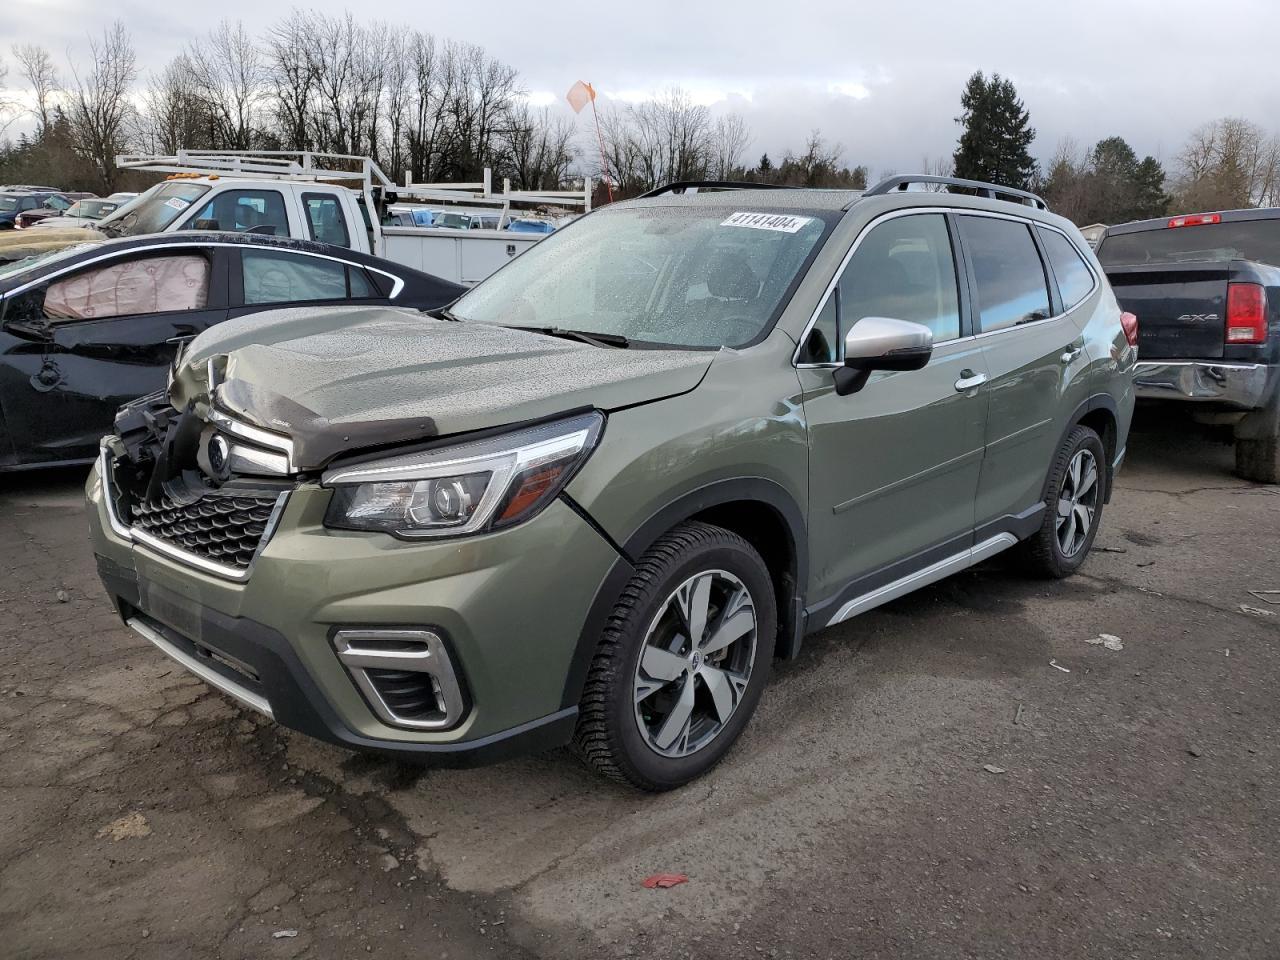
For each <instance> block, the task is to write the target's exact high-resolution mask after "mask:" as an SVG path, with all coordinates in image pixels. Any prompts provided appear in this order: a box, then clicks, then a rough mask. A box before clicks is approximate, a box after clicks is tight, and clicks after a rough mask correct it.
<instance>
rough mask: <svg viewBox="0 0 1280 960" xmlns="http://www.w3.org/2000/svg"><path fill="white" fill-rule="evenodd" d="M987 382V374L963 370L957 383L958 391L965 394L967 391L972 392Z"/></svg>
mask: <svg viewBox="0 0 1280 960" xmlns="http://www.w3.org/2000/svg"><path fill="white" fill-rule="evenodd" d="M986 382H987V375H986V374H985V373H974V372H973V371H972V370H961V371H960V379H959V380H957V381H956V390H957V391H958V392H960V393H964V391H966V390H972V389H973V388H974V387H980V386H982V385H983V384H984V383H986Z"/></svg>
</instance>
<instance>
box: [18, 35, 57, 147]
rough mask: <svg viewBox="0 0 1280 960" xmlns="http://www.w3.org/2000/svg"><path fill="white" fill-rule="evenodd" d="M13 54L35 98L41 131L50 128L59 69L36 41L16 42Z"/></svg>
mask: <svg viewBox="0 0 1280 960" xmlns="http://www.w3.org/2000/svg"><path fill="white" fill-rule="evenodd" d="M13 56H14V58H15V59H16V60H17V61H18V64H19V66H20V67H21V68H22V76H23V78H24V79H25V80H26V81H27V86H29V87H30V88H31V95H32V98H33V99H34V100H35V114H36V120H37V121H38V122H39V124H40V126H39V128H38V132H39V133H44V132H45V131H46V130H48V129H49V120H50V117H51V114H52V112H53V105H54V104H53V99H54V96H55V95H56V94H57V92H58V70H57V68H56V67H55V66H54V65H53V57H52V56H51V55H50V53H49V51H48V50H46V49H45V48H44V47H41V46H39V45H37V44H34V43H23V44H14V46H13Z"/></svg>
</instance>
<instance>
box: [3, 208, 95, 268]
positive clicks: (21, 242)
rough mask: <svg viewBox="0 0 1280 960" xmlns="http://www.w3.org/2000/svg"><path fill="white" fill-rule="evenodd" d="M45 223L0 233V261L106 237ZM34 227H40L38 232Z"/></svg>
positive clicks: (92, 232)
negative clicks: (27, 228)
mask: <svg viewBox="0 0 1280 960" xmlns="http://www.w3.org/2000/svg"><path fill="white" fill-rule="evenodd" d="M56 219H57V220H62V219H63V218H62V217H57V218H56ZM46 223H48V221H47V220H41V221H40V222H39V223H37V224H36V225H35V226H33V227H31V228H30V229H29V230H14V231H13V232H12V233H10V232H8V231H5V232H4V233H3V234H0V263H6V262H11V261H14V260H23V259H25V258H27V257H33V256H35V255H36V254H38V253H48V252H49V251H51V250H61V249H62V248H64V247H71V246H74V245H76V244H78V243H85V242H95V241H96V242H101V241H103V240H106V239H107V238H106V236H105V235H104V234H101V233H98V232H97V231H95V230H83V229H70V230H64V229H59V228H58V227H46V226H44V224H46ZM36 227H40V230H39V231H38V232H37V231H36Z"/></svg>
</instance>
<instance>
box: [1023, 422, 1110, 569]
mask: <svg viewBox="0 0 1280 960" xmlns="http://www.w3.org/2000/svg"><path fill="white" fill-rule="evenodd" d="M1108 469H1109V467H1108V465H1107V454H1106V448H1105V447H1103V445H1102V438H1101V437H1099V436H1098V434H1097V433H1096V432H1095V431H1093V430H1092V429H1090V428H1089V427H1086V426H1084V425H1080V426H1077V427H1076V428H1075V429H1073V430H1072V431H1071V433H1070V434H1068V435H1067V439H1066V441H1065V442H1064V443H1063V444H1062V447H1061V448H1060V449H1059V450H1058V453H1057V455H1056V456H1055V457H1054V460H1053V466H1052V467H1051V468H1050V470H1049V481H1048V484H1047V485H1046V492H1045V508H1046V509H1045V516H1044V522H1043V523H1042V524H1041V526H1040V529H1039V530H1037V531H1036V532H1035V534H1034V535H1033V536H1032V537H1031V539H1029V540H1027V541H1026V544H1025V556H1026V559H1027V561H1028V564H1029V565H1030V567H1031V570H1032V572H1033V573H1036V574H1039V575H1040V576H1045V577H1054V578H1061V577H1069V576H1071V574H1073V573H1075V572H1076V570H1078V569H1079V568H1080V564H1082V563H1084V558H1085V557H1086V556H1088V554H1089V548H1090V547H1092V546H1093V538H1094V537H1095V536H1097V533H1098V525H1099V524H1100V523H1101V521H1102V506H1103V500H1104V498H1105V491H1106V483H1107V472H1106V471H1107V470H1108Z"/></svg>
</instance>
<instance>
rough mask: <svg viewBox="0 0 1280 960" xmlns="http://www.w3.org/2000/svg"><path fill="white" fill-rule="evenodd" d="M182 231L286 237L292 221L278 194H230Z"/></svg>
mask: <svg viewBox="0 0 1280 960" xmlns="http://www.w3.org/2000/svg"><path fill="white" fill-rule="evenodd" d="M183 229H186V230H226V231H229V232H232V233H245V232H252V233H259V234H263V235H264V236H268V237H287V236H289V217H288V214H286V213H285V209H284V197H282V196H281V195H280V192H279V191H278V190H227V191H225V192H224V193H219V194H218V195H216V196H215V197H214V198H213V199H212V200H210V201H209V202H208V203H206V204H205V205H204V206H203V207H201V208H200V209H199V210H198V211H196V213H195V214H194V215H192V216H190V217H188V218H187V221H186V223H184V224H183Z"/></svg>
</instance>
